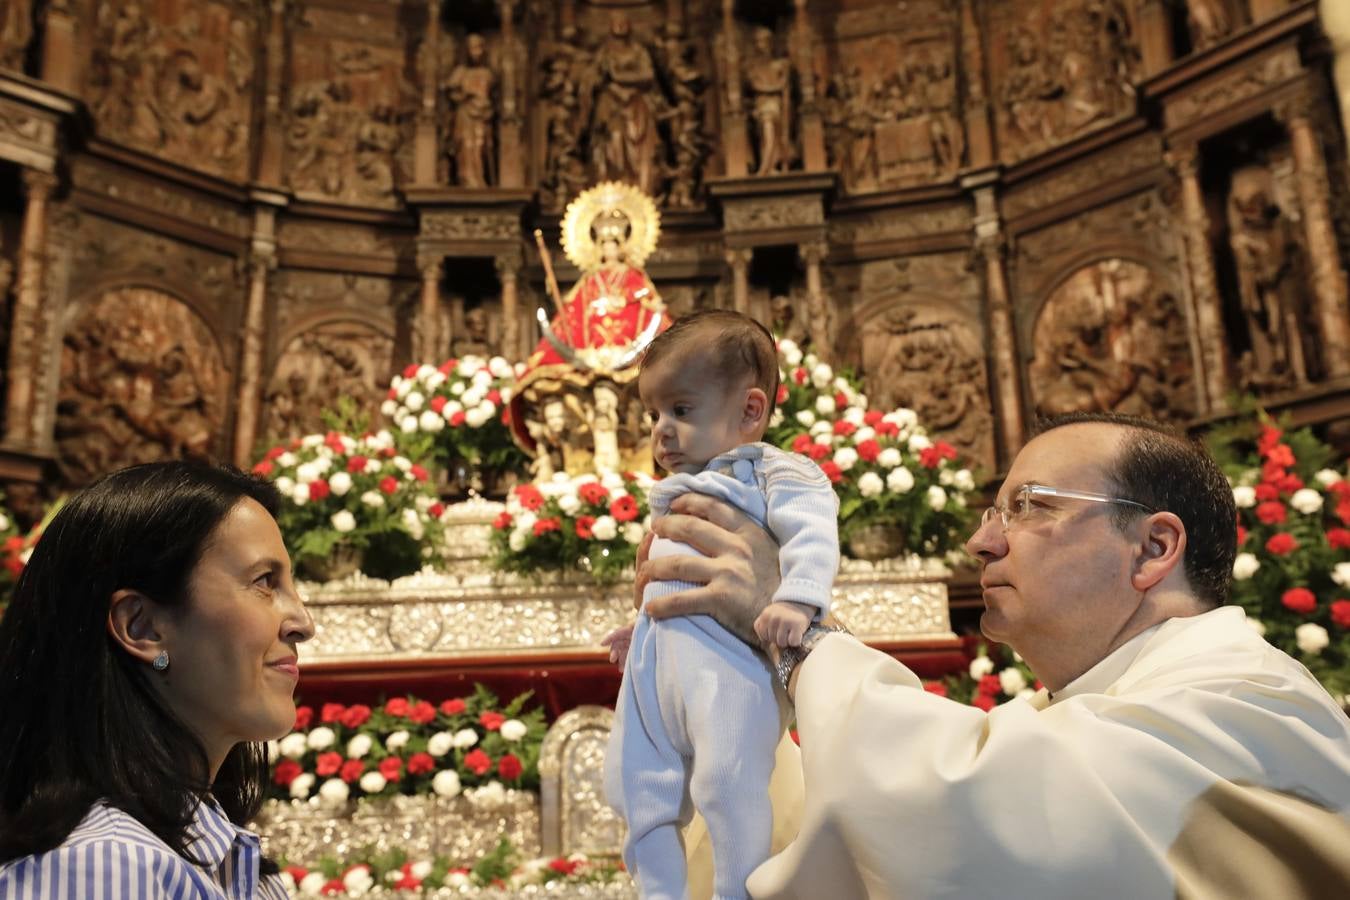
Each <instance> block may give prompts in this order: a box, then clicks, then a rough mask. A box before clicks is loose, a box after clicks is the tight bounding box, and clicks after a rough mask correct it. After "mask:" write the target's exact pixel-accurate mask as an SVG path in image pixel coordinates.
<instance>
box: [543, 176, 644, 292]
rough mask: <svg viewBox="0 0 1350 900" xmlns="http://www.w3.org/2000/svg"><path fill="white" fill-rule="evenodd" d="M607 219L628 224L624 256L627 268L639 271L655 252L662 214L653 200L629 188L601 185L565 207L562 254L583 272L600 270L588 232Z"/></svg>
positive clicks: (597, 249)
mask: <svg viewBox="0 0 1350 900" xmlns="http://www.w3.org/2000/svg"><path fill="white" fill-rule="evenodd" d="M610 217H613V218H615V219H620V218H622V219H624V220H626V221H627V225H628V238H627V241H626V242H625V246H624V252H625V255H626V257H627V262H628V264H629V265H631V266H634V267H637V268H641V266H642V264H643V263H645V262H646V261H647V257H649V256H651V255H652V252H653V251H654V250H655V249H656V241H657V239H658V238H659V237H660V236H661V214H660V213H659V212H658V211H657V209H656V204H655V203H654V202H653V201H652V198H651V197H649V196H647V195H646V194H644V193H643V192H642V191H640V190H638V189H637V188H635V187H633V186H632V185H631V184H624V183H622V182H619V181H603V182H601V183H600V184H597V185H596V186H595V187H593V188H588V189H587V190H584V191H582V192H581V194H580V195H578V196H577V198H576V199H575V200H573V201H572V202H571V203H569V204H567V212H566V213H564V214H563V221H562V248H563V253H564V254H566V256H567V259H568V260H569V261H570V262H571V263H572V265H574V266H576V267H577V268H578V269H581V270H582V271H583V272H593V271H595V270H596V269H598V268H599V267H600V263H601V259H600V246H599V244H598V243H597V242H596V240H595V235H594V234H593V233H592V231H591V229H592V226H593V225H595V224H596V223H597V222H603V221H604V220H605V219H607V218H610Z"/></svg>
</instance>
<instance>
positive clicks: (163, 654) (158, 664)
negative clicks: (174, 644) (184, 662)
mask: <svg viewBox="0 0 1350 900" xmlns="http://www.w3.org/2000/svg"><path fill="white" fill-rule="evenodd" d="M150 665H151V666H152V667H154V670H155V671H156V672H163V671H164V670H165V669H167V668H168V667H169V651H168V650H161V651H159V656H156V657H155V661H154V662H152V663H151V664H150Z"/></svg>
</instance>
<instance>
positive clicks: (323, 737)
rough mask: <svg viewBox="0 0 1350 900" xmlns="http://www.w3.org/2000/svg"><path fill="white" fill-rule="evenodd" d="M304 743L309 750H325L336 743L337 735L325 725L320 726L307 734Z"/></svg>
mask: <svg viewBox="0 0 1350 900" xmlns="http://www.w3.org/2000/svg"><path fill="white" fill-rule="evenodd" d="M306 743H308V744H309V749H311V750H327V749H328V748H329V747H331V746H333V745H334V744H335V743H337V735H336V734H334V733H333V729H331V728H329V727H328V726H327V725H320V726H319V727H318V728H315V729H314V730H313V731H311V732H310V733H309V740H308V741H307V742H306Z"/></svg>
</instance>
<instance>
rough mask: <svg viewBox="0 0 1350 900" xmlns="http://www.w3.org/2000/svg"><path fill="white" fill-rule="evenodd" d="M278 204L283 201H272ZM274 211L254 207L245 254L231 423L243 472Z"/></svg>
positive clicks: (255, 405)
mask: <svg viewBox="0 0 1350 900" xmlns="http://www.w3.org/2000/svg"><path fill="white" fill-rule="evenodd" d="M276 199H278V200H280V199H283V198H279V197H278V198H276ZM276 219H277V212H276V207H275V206H273V205H270V204H268V203H266V202H262V203H258V204H257V205H256V206H255V207H254V210H253V240H252V245H251V247H250V251H249V260H248V263H249V281H248V299H247V300H246V301H245V305H244V323H243V327H242V329H241V332H240V341H239V384H238V394H237V413H236V416H235V421H234V464H235V465H236V466H239V467H240V468H246V467H247V466H248V465H249V464H250V463H251V462H253V460H252V458H251V457H252V455H253V445H254V443H255V442H256V441H257V439H258V419H259V415H260V412H261V409H262V394H263V379H262V370H263V333H264V328H265V327H266V323H267V275H268V273H269V272H271V271H272V270H273V269H275V268H276V265H277V256H276V250H277V246H276Z"/></svg>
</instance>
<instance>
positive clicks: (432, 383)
mask: <svg viewBox="0 0 1350 900" xmlns="http://www.w3.org/2000/svg"><path fill="white" fill-rule="evenodd" d="M424 381H425V383H426V386H427V390H428V391H429V392H435V390H436V388H438V387H440V386H441V385H443V384H445V373H444V372H442V371H440V370H439V369H437V370H436V371H434V372H432V373H431V374H430V375H428V376H427V377H426V378H425V379H424Z"/></svg>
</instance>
